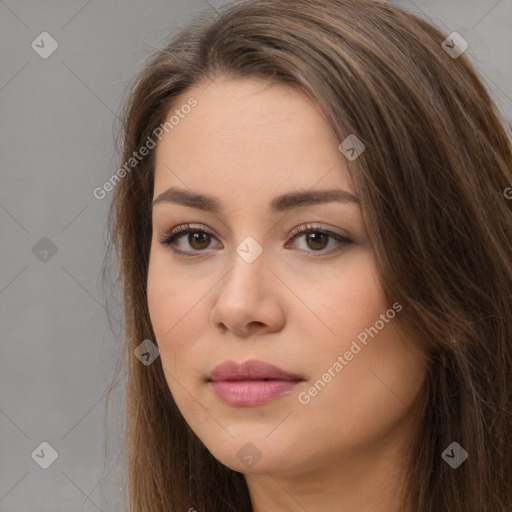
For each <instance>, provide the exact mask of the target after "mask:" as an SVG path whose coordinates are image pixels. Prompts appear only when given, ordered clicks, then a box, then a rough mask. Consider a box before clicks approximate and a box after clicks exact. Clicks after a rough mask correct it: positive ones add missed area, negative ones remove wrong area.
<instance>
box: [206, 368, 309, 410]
mask: <svg viewBox="0 0 512 512" xmlns="http://www.w3.org/2000/svg"><path fill="white" fill-rule="evenodd" d="M303 380H305V379H303V378H302V377H301V376H300V375H297V374H294V373H290V372H287V371H285V370H283V369H282V368H278V367H277V366H274V365H272V364H270V363H266V362H264V361H258V360H256V359H251V360H249V361H245V362H243V363H237V362H235V361H225V362H223V363H222V364H220V365H218V366H216V367H215V368H214V369H213V371H212V372H211V375H210V377H209V378H208V384H209V385H210V386H211V388H212V390H213V392H214V393H215V394H216V395H217V397H218V398H220V399H221V400H222V401H223V402H225V403H227V404H228V405H234V406H242V407H249V406H255V405H261V404H264V403H267V402H269V401H271V400H274V399H276V398H278V397H279V396H282V395H284V394H288V393H289V392H291V390H292V389H293V388H294V387H295V386H296V385H297V384H298V383H299V382H302V381H303Z"/></svg>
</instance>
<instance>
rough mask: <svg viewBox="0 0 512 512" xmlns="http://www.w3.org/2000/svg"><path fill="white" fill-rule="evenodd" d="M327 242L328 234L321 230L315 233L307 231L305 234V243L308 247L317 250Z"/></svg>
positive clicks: (322, 247)
mask: <svg viewBox="0 0 512 512" xmlns="http://www.w3.org/2000/svg"><path fill="white" fill-rule="evenodd" d="M328 242H329V235H327V234H326V233H322V232H315V233H307V234H306V243H307V244H308V247H309V248H311V249H313V250H315V251H318V250H322V249H324V248H325V247H326V246H327V244H328Z"/></svg>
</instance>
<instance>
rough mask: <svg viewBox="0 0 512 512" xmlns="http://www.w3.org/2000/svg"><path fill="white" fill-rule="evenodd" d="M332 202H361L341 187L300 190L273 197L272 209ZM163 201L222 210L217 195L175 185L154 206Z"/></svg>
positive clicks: (208, 209) (215, 210)
mask: <svg viewBox="0 0 512 512" xmlns="http://www.w3.org/2000/svg"><path fill="white" fill-rule="evenodd" d="M330 202H339V203H356V204H359V199H358V198H357V197H356V196H355V195H353V194H351V193H350V192H347V191H346V190H341V189H332V190H298V191H296V192H288V193H286V194H283V195H280V196H277V197H275V198H274V199H272V201H271V202H270V210H271V211H273V212H285V211H288V210H292V209H294V208H300V207H304V206H311V205H315V204H319V203H330ZM161 203H176V204H181V205H183V206H188V207H190V208H197V209H199V210H204V211H207V212H214V213H221V212H222V206H221V203H220V201H219V200H218V199H217V198H216V197H213V196H209V195H206V194H199V193H198V192H192V191H189V190H185V189H178V188H174V187H171V188H169V189H167V190H165V191H164V192H162V193H161V194H159V195H158V197H157V198H156V199H155V200H154V201H153V206H155V205H157V204H161Z"/></svg>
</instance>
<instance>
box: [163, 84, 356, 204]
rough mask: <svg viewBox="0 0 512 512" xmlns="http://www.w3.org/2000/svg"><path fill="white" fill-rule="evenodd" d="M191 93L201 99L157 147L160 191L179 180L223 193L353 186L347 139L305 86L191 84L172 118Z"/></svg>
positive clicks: (267, 192)
mask: <svg viewBox="0 0 512 512" xmlns="http://www.w3.org/2000/svg"><path fill="white" fill-rule="evenodd" d="M190 98H194V99H195V100H196V101H197V105H196V106H195V107H194V108H193V109H191V110H190V112H189V113H188V114H184V113H181V115H180V118H179V122H178V123H177V124H175V126H174V127H173V128H172V129H171V130H170V131H169V133H165V132H164V134H163V137H162V140H161V141H160V142H159V143H158V145H157V148H156V150H155V151H156V159H155V195H157V193H158V191H161V190H163V189H164V188H168V187H171V186H178V185H180V186H181V187H183V185H185V186H187V187H190V188H193V189H194V190H198V189H202V190H205V189H208V190H212V189H213V190H215V191H216V192H217V193H218V195H219V194H221V193H222V192H223V191H225V192H226V193H227V194H235V193H237V192H238V193H241V191H243V190H245V191H251V192H252V194H253V195H262V194H271V195H277V194H278V193H279V191H281V192H282V193H285V192H286V191H288V190H291V189H293V190H296V189H302V190H306V189H313V188H314V187H317V186H319V187H320V188H326V187H332V186H337V187H340V188H343V189H345V190H348V191H353V187H352V182H351V180H350V176H349V173H348V168H347V164H346V160H345V158H344V156H343V155H342V154H341V153H340V151H339V150H338V145H339V141H337V139H336V136H335V134H334V132H333V130H332V128H331V127H330V125H329V124H328V123H327V121H326V119H325V118H324V117H323V115H322V112H321V109H320V107H319V106H318V105H317V104H315V103H314V102H313V101H312V100H311V99H310V98H309V97H308V96H307V95H306V93H304V92H303V91H301V90H298V89H297V88H292V87H290V86H287V85H283V84H277V83H271V82H264V81H260V80H253V79H250V80H248V79H246V80H224V81H215V82H212V83H210V84H209V85H207V86H202V87H201V86H199V87H194V88H191V89H189V90H188V91H187V92H186V93H184V94H183V95H182V96H181V97H180V98H179V100H178V101H176V102H175V104H174V106H173V109H172V112H170V113H169V116H170V115H173V114H175V113H176V110H178V113H179V112H180V106H182V105H185V104H186V103H187V101H189V99H190ZM188 110H189V109H187V111H188ZM175 120H176V119H175Z"/></svg>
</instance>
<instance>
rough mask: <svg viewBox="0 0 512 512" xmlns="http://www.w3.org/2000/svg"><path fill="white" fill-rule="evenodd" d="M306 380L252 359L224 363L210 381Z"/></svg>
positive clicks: (212, 373) (213, 371) (213, 372)
mask: <svg viewBox="0 0 512 512" xmlns="http://www.w3.org/2000/svg"><path fill="white" fill-rule="evenodd" d="M263 379H279V380H304V379H303V378H302V377H300V376H299V375H296V374H294V373H290V372H287V371H285V370H283V369H281V368H278V367H277V366H274V365H273V364H270V363H266V362H265V361H258V360H256V359H251V360H249V361H245V362H243V363H237V362H236V361H224V362H223V363H221V364H219V365H218V366H216V367H215V368H214V369H213V370H212V372H211V374H210V376H209V378H208V380H210V381H229V380H231V381H235V380H263Z"/></svg>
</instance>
